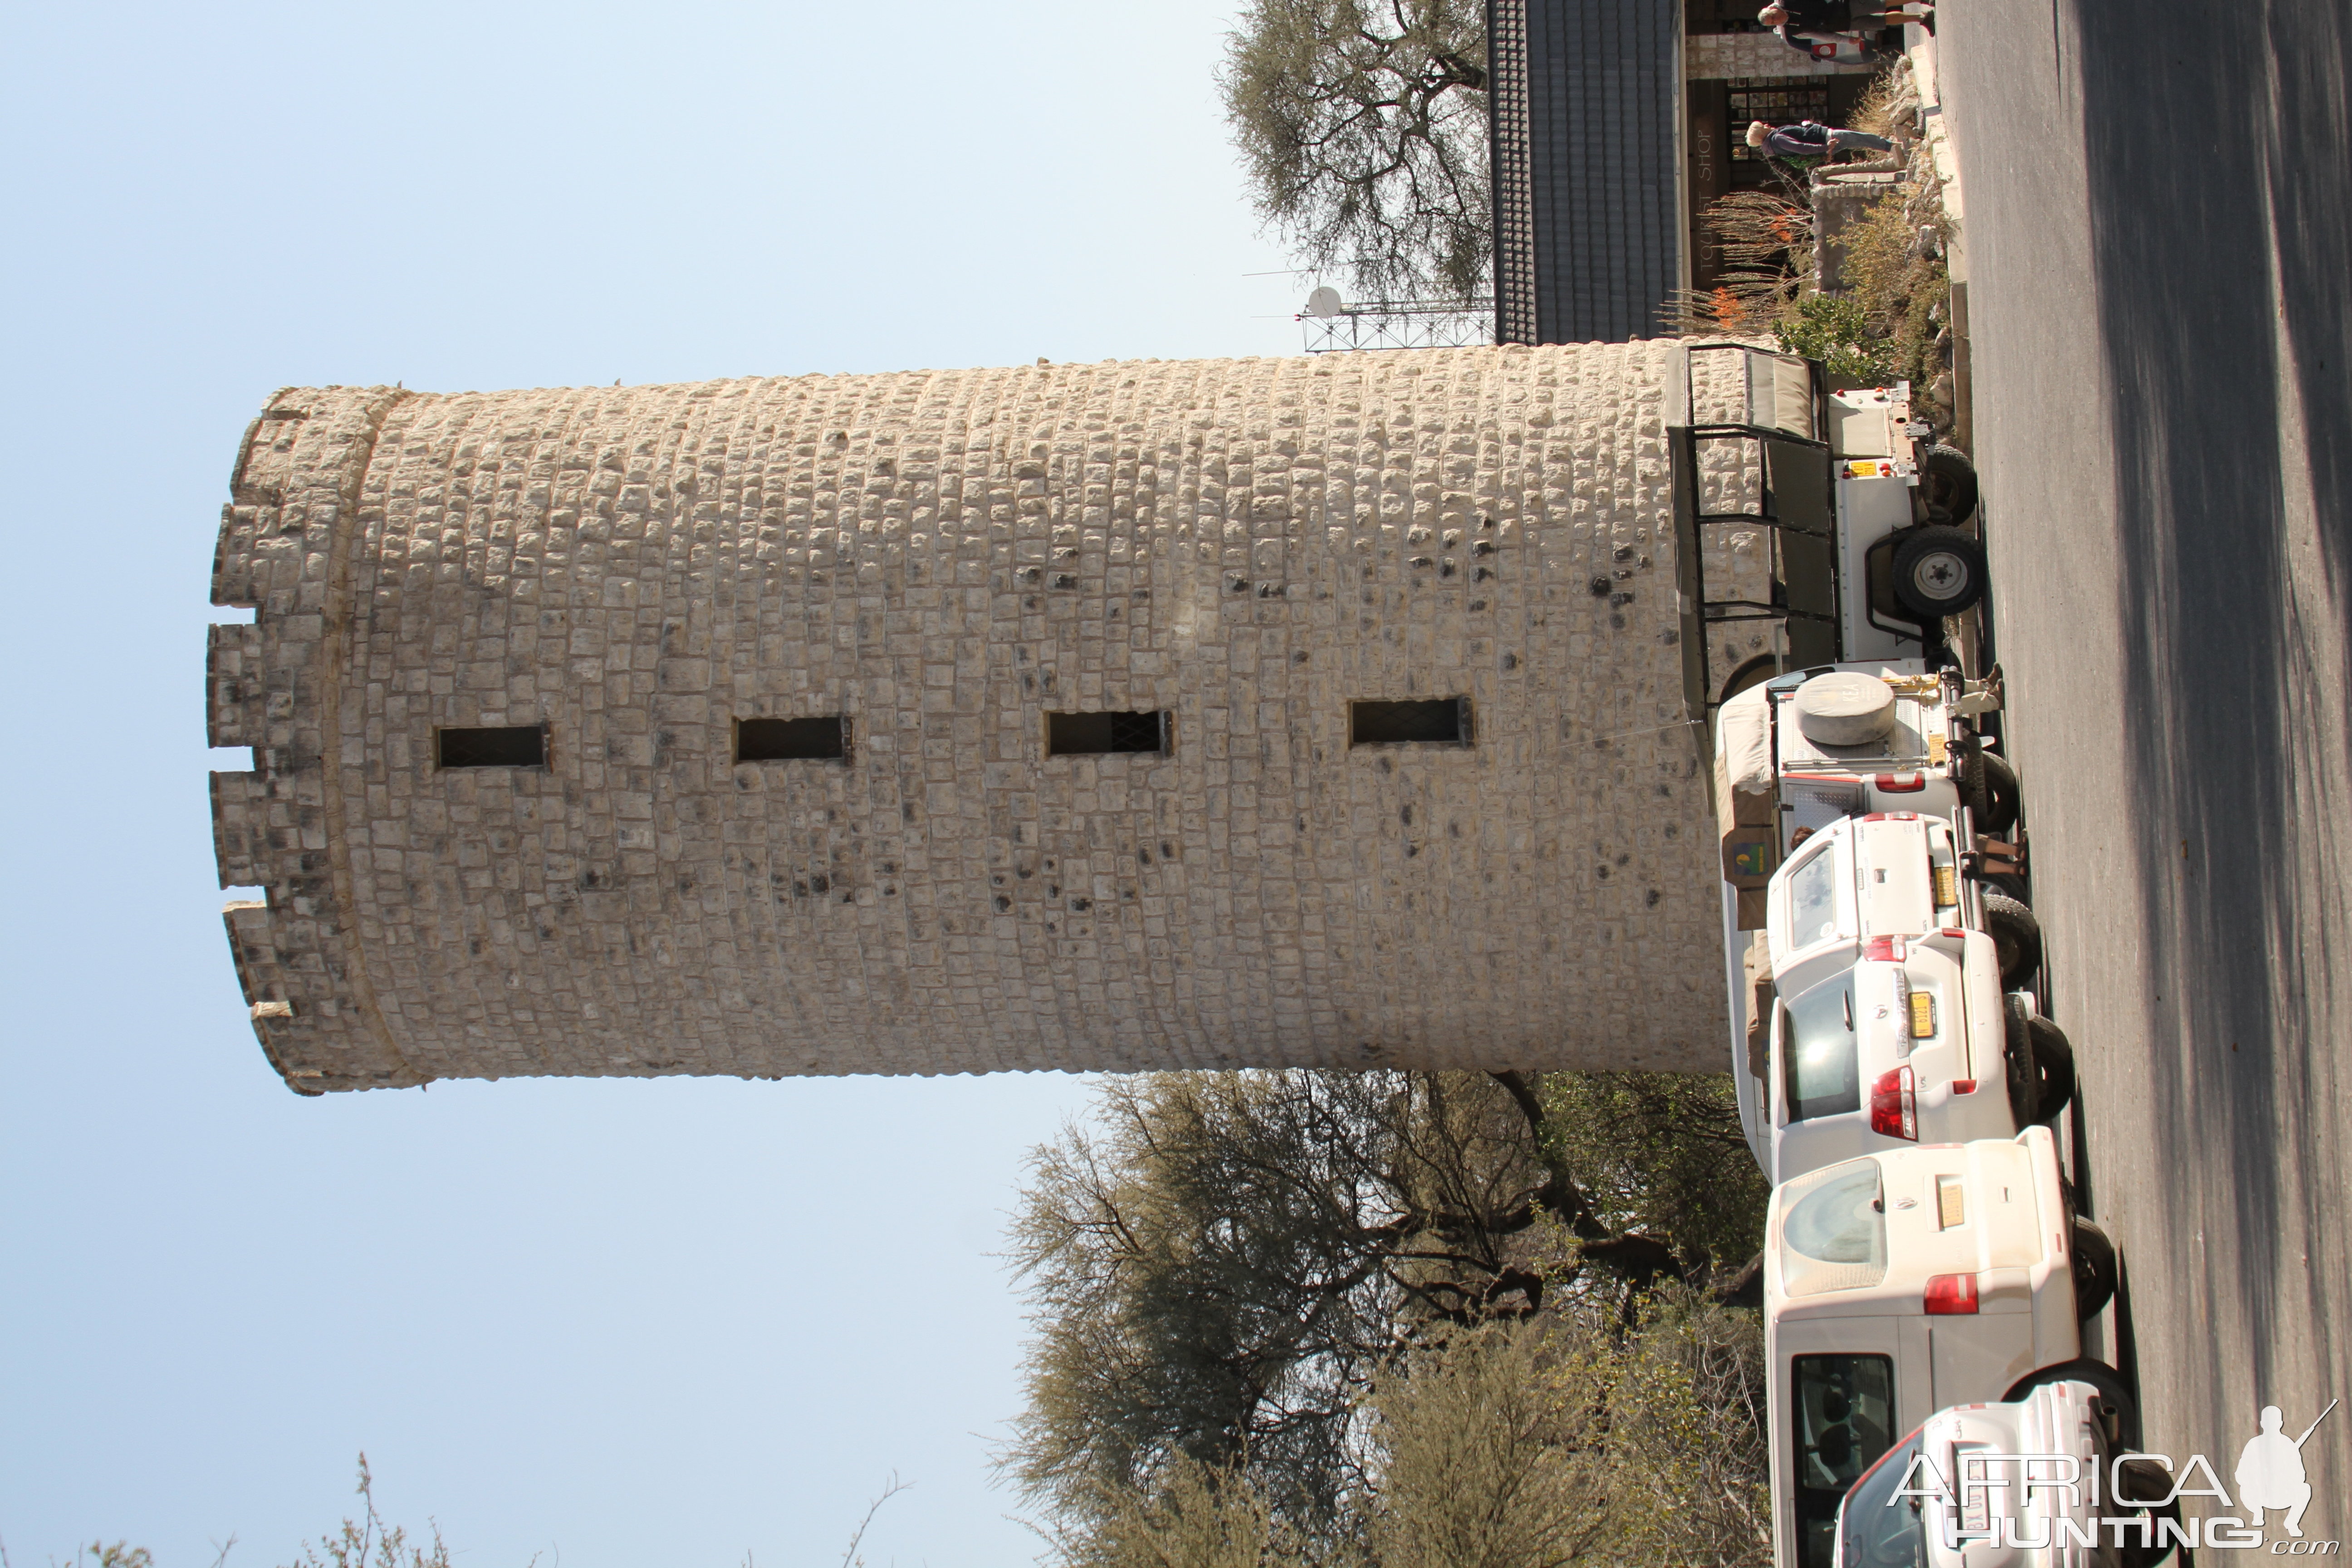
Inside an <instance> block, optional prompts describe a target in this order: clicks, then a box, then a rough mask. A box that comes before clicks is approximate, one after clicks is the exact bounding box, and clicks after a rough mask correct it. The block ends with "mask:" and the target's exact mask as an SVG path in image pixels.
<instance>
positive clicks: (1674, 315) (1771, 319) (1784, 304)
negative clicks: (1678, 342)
mask: <svg viewBox="0 0 2352 1568" xmlns="http://www.w3.org/2000/svg"><path fill="white" fill-rule="evenodd" d="M1699 221H1700V222H1701V223H1703V224H1705V225H1706V230H1707V232H1708V233H1709V234H1712V235H1713V236H1715V237H1716V239H1717V241H1718V242H1719V243H1720V244H1721V245H1722V247H1723V263H1724V265H1723V272H1722V275H1721V280H1720V281H1719V282H1718V283H1717V285H1716V287H1714V288H1713V289H1685V290H1682V291H1681V292H1679V293H1678V294H1677V295H1676V296H1675V298H1674V299H1673V300H1671V301H1670V302H1669V304H1668V306H1667V313H1666V330H1667V331H1671V332H1675V333H1679V334H1682V335H1685V336H1694V335H1706V336H1713V335H1717V334H1727V335H1729V336H1733V337H1769V336H1770V335H1771V332H1772V330H1773V327H1774V324H1775V323H1776V322H1778V321H1780V318H1781V317H1783V316H1784V315H1786V314H1787V313H1788V312H1789V310H1790V308H1791V307H1792V306H1793V305H1794V304H1795V301H1796V299H1797V296H1798V294H1799V293H1800V292H1801V290H1802V289H1803V288H1804V286H1805V283H1806V280H1807V279H1810V278H1811V276H1812V271H1813V215H1812V211H1811V208H1808V207H1806V206H1804V205H1801V204H1800V203H1797V202H1794V201H1791V200H1790V199H1789V197H1787V196H1786V195H1781V194H1780V192H1778V191H1734V192H1732V193H1731V194H1730V195H1727V196H1719V197H1717V199H1716V200H1714V201H1712V202H1709V203H1708V204H1707V205H1706V211H1705V212H1704V213H1702V214H1701V215H1700V220H1699Z"/></svg>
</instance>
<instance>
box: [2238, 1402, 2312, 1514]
mask: <svg viewBox="0 0 2352 1568" xmlns="http://www.w3.org/2000/svg"><path fill="white" fill-rule="evenodd" d="M2335 1408H2336V1401H2335V1400H2333V1399H2331V1400H2329V1401H2328V1402H2327V1409H2326V1410H2323V1411H2321V1412H2320V1413H2319V1421H2325V1420H2326V1419H2327V1415H2328V1411H2331V1410H2334V1409H2335ZM2284 1419H2285V1418H2284V1416H2283V1415H2281V1414H2280V1412H2279V1407H2278V1406H2277V1405H2263V1429H2262V1430H2261V1431H2260V1432H2258V1433H2256V1434H2255V1435H2254V1436H2252V1437H2250V1438H2248V1439H2247V1440H2246V1447H2245V1450H2244V1451H2243V1452H2242V1453H2241V1454H2240V1455H2239V1456H2238V1505H2239V1506H2240V1507H2241V1508H2242V1509H2244V1510H2246V1523H2247V1525H2248V1526H2249V1527H2250V1528H2252V1529H2254V1530H2260V1529H2261V1528H2262V1527H2263V1513H2264V1512H2266V1511H2267V1510H2271V1509H2280V1508H2283V1509H2284V1510H2286V1532H2287V1533H2288V1534H2289V1535H2291V1536H2294V1538H2295V1539H2296V1540H2298V1541H2300V1540H2301V1539H2303V1510H2305V1509H2306V1508H2309V1507H2310V1506H2311V1480H2310V1478H2309V1477H2307V1476H2305V1474H2304V1471H2303V1446H2304V1445H2305V1443H2307V1442H2309V1441H2310V1440H2311V1435H2312V1434H2313V1433H2314V1432H2316V1431H2317V1430H2319V1421H2314V1422H2313V1423H2312V1424H2311V1425H2310V1426H2306V1427H2305V1428H2304V1429H2303V1436H2300V1437H2296V1438H2294V1439H2292V1440H2290V1439H2289V1438H2288V1436H2287V1435H2286V1432H2285V1430H2284Z"/></svg>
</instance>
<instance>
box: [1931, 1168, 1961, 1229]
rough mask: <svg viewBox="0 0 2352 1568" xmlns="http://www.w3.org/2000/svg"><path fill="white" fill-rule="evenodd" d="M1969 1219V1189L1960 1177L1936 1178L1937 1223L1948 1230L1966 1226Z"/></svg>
mask: <svg viewBox="0 0 2352 1568" xmlns="http://www.w3.org/2000/svg"><path fill="white" fill-rule="evenodd" d="M1968 1219H1969V1198H1968V1189H1967V1186H1966V1184H1964V1182H1963V1181H1962V1179H1961V1178H1960V1177H1958V1176H1938V1177H1937V1178H1936V1223H1937V1225H1938V1226H1942V1227H1943V1228H1944V1229H1946V1230H1949V1229H1951V1228H1952V1227H1953V1226H1956V1225H1966V1224H1967V1223H1968Z"/></svg>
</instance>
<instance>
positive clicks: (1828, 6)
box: [1756, 0, 1936, 58]
mask: <svg viewBox="0 0 2352 1568" xmlns="http://www.w3.org/2000/svg"><path fill="white" fill-rule="evenodd" d="M1756 19H1757V20H1758V21H1759V22H1761V23H1763V24H1764V25H1765V26H1768V27H1769V28H1771V29H1772V31H1773V32H1775V33H1777V34H1779V35H1780V41H1781V42H1782V43H1784V44H1786V45H1788V46H1789V47H1790V48H1792V49H1802V50H1803V51H1804V52H1805V53H1807V54H1809V55H1818V54H1820V53H1821V52H1822V48H1821V46H1825V45H1826V46H1831V47H1834V46H1835V45H1836V44H1837V43H1838V42H1840V41H1841V40H1843V41H1845V42H1848V43H1851V44H1852V45H1853V47H1856V48H1858V49H1860V50H1861V52H1862V53H1863V55H1864V58H1868V57H1869V56H1870V54H1871V52H1872V51H1871V49H1870V47H1869V46H1868V45H1867V44H1865V43H1864V42H1863V40H1862V37H1861V36H1860V34H1859V33H1858V32H1857V31H1856V29H1858V28H1873V29H1874V28H1878V27H1893V26H1901V25H1902V24H1904V23H1906V22H1916V23H1918V24H1919V25H1920V26H1922V27H1924V28H1926V29H1927V32H1928V33H1929V34H1931V35H1932V34H1933V33H1934V32H1935V30H1936V8H1935V6H1934V5H1929V4H1925V3H1924V0H1922V3H1914V4H1906V0H1773V3H1772V4H1771V5H1767V6H1765V7H1764V8H1763V9H1762V10H1761V11H1759V12H1757V13H1756Z"/></svg>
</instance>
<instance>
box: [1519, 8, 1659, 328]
mask: <svg viewBox="0 0 2352 1568" xmlns="http://www.w3.org/2000/svg"><path fill="white" fill-rule="evenodd" d="M1486 24H1487V32H1486V37H1487V62H1488V68H1489V71H1490V73H1491V77H1490V79H1491V81H1492V84H1493V86H1492V92H1493V98H1492V110H1493V115H1492V124H1493V131H1492V142H1491V148H1492V153H1493V159H1494V164H1493V167H1494V190H1495V328H1496V331H1495V336H1496V342H1518V343H1576V342H1625V341H1626V340H1628V339H1632V338H1646V337H1651V336H1654V335H1655V334H1656V332H1657V331H1659V324H1658V323H1659V318H1660V315H1661V313H1662V312H1663V311H1664V310H1665V308H1666V305H1667V303H1668V301H1669V300H1670V299H1671V297H1672V296H1673V293H1674V290H1675V289H1676V288H1677V287H1678V286H1679V285H1680V282H1681V266H1682V262H1681V242H1682V218H1681V197H1680V191H1679V183H1678V180H1677V174H1678V170H1677V169H1676V166H1675V156H1676V153H1675V148H1676V140H1675V112H1676V110H1675V104H1676V101H1677V97H1676V91H1675V89H1676V88H1677V86H1678V85H1679V80H1680V76H1681V69H1682V47H1681V46H1682V7H1681V5H1680V4H1679V0H1487V5H1486Z"/></svg>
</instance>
